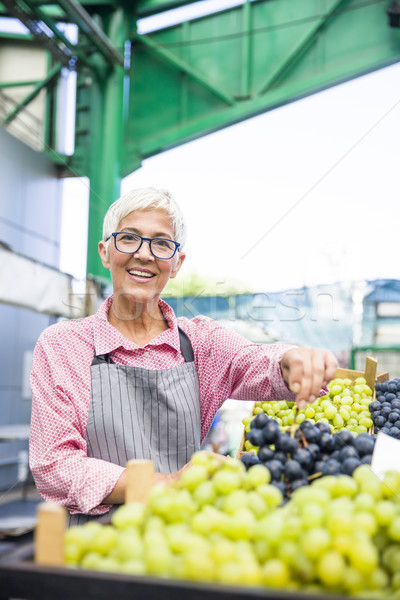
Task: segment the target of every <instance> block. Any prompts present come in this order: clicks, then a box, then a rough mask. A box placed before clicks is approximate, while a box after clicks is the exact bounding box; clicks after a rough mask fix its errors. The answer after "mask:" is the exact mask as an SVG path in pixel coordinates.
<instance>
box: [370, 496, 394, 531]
mask: <svg viewBox="0 0 400 600" xmlns="http://www.w3.org/2000/svg"><path fill="white" fill-rule="evenodd" d="M396 512H397V510H396V506H395V505H394V504H393V502H390V501H389V500H380V501H379V502H377V503H376V505H375V516H376V520H377V523H378V525H380V526H383V527H385V526H387V525H389V524H390V523H391V522H392V521H393V519H394V517H395V516H396Z"/></svg>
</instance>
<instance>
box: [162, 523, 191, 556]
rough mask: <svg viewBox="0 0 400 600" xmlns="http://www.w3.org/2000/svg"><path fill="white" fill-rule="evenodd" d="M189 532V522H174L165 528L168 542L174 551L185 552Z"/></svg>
mask: <svg viewBox="0 0 400 600" xmlns="http://www.w3.org/2000/svg"><path fill="white" fill-rule="evenodd" d="M189 532H190V527H189V525H188V524H187V523H172V524H171V525H168V526H167V527H166V528H165V533H166V538H167V542H168V545H169V547H170V549H171V550H172V551H173V552H176V553H181V552H183V550H184V548H185V544H186V536H187V535H188V533H189Z"/></svg>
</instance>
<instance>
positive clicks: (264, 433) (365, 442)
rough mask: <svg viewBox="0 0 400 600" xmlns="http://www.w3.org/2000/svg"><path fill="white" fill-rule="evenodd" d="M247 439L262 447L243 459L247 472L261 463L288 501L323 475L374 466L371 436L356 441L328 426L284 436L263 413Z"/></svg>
mask: <svg viewBox="0 0 400 600" xmlns="http://www.w3.org/2000/svg"><path fill="white" fill-rule="evenodd" d="M247 439H248V440H249V441H250V443H251V444H252V445H254V446H258V451H257V454H253V453H251V452H248V453H245V454H244V455H243V456H242V462H243V463H244V464H245V466H246V467H247V468H249V467H250V466H252V465H254V464H258V463H261V464H262V465H264V466H265V467H266V468H267V469H268V470H269V472H270V473H271V483H272V484H273V485H276V486H277V487H278V488H279V489H280V490H281V492H282V494H283V495H284V496H285V497H289V496H290V494H291V493H292V492H293V491H294V490H296V489H297V488H299V487H302V486H305V485H308V484H309V483H310V482H311V481H312V480H313V479H316V478H317V477H320V476H323V475H341V474H344V475H352V474H353V471H354V470H355V469H356V468H357V467H358V466H359V465H361V464H371V459H372V452H373V450H374V445H375V438H374V436H372V435H370V434H368V433H360V434H359V435H358V436H357V437H354V436H353V435H352V433H350V431H347V430H346V429H343V430H342V431H340V432H339V433H337V434H335V435H332V434H331V430H330V427H329V425H327V424H326V423H316V424H314V423H312V422H311V421H303V422H302V423H301V425H300V426H299V427H298V428H297V429H296V431H295V433H294V435H293V432H291V431H290V430H289V431H285V432H282V431H281V430H280V428H279V425H278V423H277V422H276V421H275V420H274V419H272V418H270V417H268V416H267V415H266V414H265V413H260V414H258V415H257V416H256V417H254V419H253V420H252V422H251V424H250V431H249V432H248V433H247Z"/></svg>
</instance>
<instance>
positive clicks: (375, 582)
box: [367, 567, 389, 590]
mask: <svg viewBox="0 0 400 600" xmlns="http://www.w3.org/2000/svg"><path fill="white" fill-rule="evenodd" d="M388 583H389V576H388V574H387V573H386V571H384V570H383V569H382V568H380V567H378V568H377V569H374V570H373V571H372V573H371V574H370V576H369V577H368V583H367V586H368V588H369V589H371V590H382V589H384V588H385V587H387V585H388Z"/></svg>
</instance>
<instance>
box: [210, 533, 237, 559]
mask: <svg viewBox="0 0 400 600" xmlns="http://www.w3.org/2000/svg"><path fill="white" fill-rule="evenodd" d="M210 556H211V558H212V559H213V561H214V562H215V563H216V564H217V565H221V564H223V563H224V562H232V561H235V560H236V559H237V552H236V545H235V543H234V542H232V541H231V540H228V538H226V537H222V538H221V539H219V540H217V541H216V542H214V543H213V544H212V545H211V548H210Z"/></svg>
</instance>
